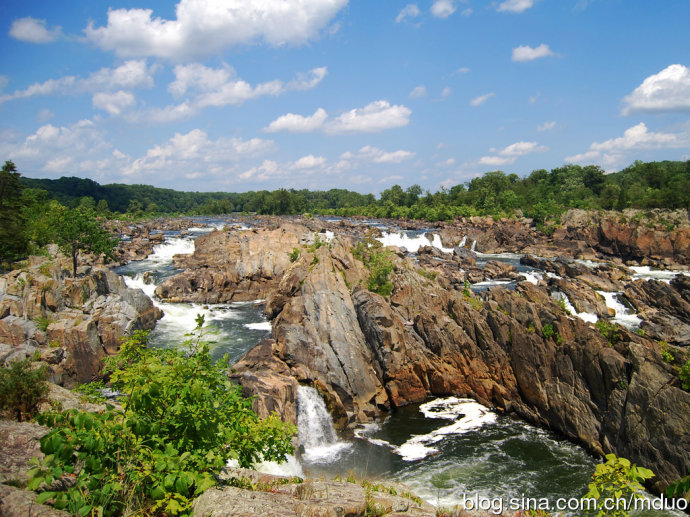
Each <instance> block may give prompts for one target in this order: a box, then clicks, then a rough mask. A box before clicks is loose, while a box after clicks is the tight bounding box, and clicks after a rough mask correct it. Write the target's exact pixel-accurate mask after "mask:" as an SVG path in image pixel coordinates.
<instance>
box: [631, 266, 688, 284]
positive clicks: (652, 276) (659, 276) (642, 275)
mask: <svg viewBox="0 0 690 517" xmlns="http://www.w3.org/2000/svg"><path fill="white" fill-rule="evenodd" d="M630 269H631V270H632V271H633V276H632V278H633V280H661V281H662V282H666V283H667V284H668V283H670V282H671V280H673V279H674V278H675V277H677V276H678V275H684V274H685V273H684V272H683V271H677V270H663V269H652V268H651V267H649V266H631V267H630Z"/></svg>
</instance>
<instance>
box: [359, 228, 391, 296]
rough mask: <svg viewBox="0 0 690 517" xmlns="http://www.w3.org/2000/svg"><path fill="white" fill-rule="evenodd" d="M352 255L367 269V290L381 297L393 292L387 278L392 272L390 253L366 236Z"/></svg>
mask: <svg viewBox="0 0 690 517" xmlns="http://www.w3.org/2000/svg"><path fill="white" fill-rule="evenodd" d="M352 255H353V256H354V257H355V258H357V259H359V260H361V261H362V263H363V264H364V265H365V266H366V267H367V268H368V269H369V278H368V279H367V289H369V290H370V291H371V292H373V293H377V294H380V295H381V296H389V295H390V294H391V292H393V283H392V282H391V281H390V280H389V278H388V277H389V275H390V274H391V273H392V272H393V261H392V259H391V254H390V252H389V251H388V250H385V249H382V244H381V243H380V242H379V241H377V240H376V239H374V238H373V237H371V236H367V237H365V238H364V239H363V240H361V241H359V242H358V243H357V245H356V246H355V247H354V248H353V250H352Z"/></svg>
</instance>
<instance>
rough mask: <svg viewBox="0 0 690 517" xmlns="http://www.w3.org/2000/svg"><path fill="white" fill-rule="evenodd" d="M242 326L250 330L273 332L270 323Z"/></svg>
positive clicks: (263, 322)
mask: <svg viewBox="0 0 690 517" xmlns="http://www.w3.org/2000/svg"><path fill="white" fill-rule="evenodd" d="M244 326H245V327H247V328H248V329H252V330H269V331H270V330H273V326H272V325H271V322H270V321H262V322H260V323H245V325H244Z"/></svg>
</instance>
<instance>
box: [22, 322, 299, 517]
mask: <svg viewBox="0 0 690 517" xmlns="http://www.w3.org/2000/svg"><path fill="white" fill-rule="evenodd" d="M203 324H204V320H203V317H201V316H199V317H198V318H197V328H196V330H195V331H194V333H193V334H192V335H191V337H190V339H189V340H188V341H186V342H185V344H184V345H183V346H182V348H180V349H179V350H174V349H150V348H147V347H146V335H147V333H146V332H142V331H138V332H136V333H134V335H133V336H132V337H131V338H129V339H128V340H126V341H125V342H124V343H123V345H122V349H121V350H120V352H119V354H118V355H117V356H115V357H113V358H111V359H110V360H109V362H108V363H107V366H106V373H107V374H109V375H110V381H111V385H112V387H113V388H114V389H116V390H118V391H119V392H120V394H121V396H120V402H121V403H122V408H121V409H119V408H116V407H114V406H112V405H107V409H106V410H105V411H103V412H100V413H89V412H85V411H77V410H70V411H65V412H49V413H43V414H41V415H39V416H38V417H37V420H38V422H39V423H41V424H44V425H47V426H49V427H52V428H53V430H52V431H50V432H49V433H48V434H47V435H45V436H44V437H43V438H42V439H41V451H42V452H43V453H44V454H45V455H46V456H45V458H44V459H43V460H40V461H39V460H38V459H34V467H33V468H32V469H31V470H30V471H29V477H30V481H29V485H28V487H29V489H32V490H36V491H38V492H39V495H38V497H37V501H38V502H41V503H51V504H52V505H53V506H54V507H55V508H57V509H62V510H67V511H69V512H70V513H71V514H73V515H78V516H85V515H89V514H93V515H123V514H132V513H137V514H138V513H144V514H157V515H178V514H188V513H190V511H191V504H192V501H193V499H194V498H195V497H198V496H199V495H200V494H202V493H203V492H204V491H205V490H207V489H208V488H210V487H212V486H214V485H216V484H217V483H218V477H217V475H218V473H219V472H220V470H221V469H222V468H223V467H224V466H225V465H226V464H227V463H228V460H231V459H234V460H237V462H238V463H239V465H240V466H242V467H250V466H251V465H253V464H254V463H255V462H257V461H262V460H270V461H285V457H286V454H290V453H292V452H293V450H292V442H291V438H292V436H293V434H294V433H295V429H294V427H293V426H291V425H288V424H286V423H284V422H282V421H281V420H280V419H279V418H278V417H277V416H271V417H269V418H267V419H265V420H260V419H259V418H258V416H257V414H256V413H255V412H254V411H253V410H252V404H251V400H250V399H247V398H244V397H243V396H242V394H241V388H240V387H239V386H237V385H235V384H233V383H232V382H230V380H229V379H228V377H227V366H228V365H227V358H225V360H222V361H219V362H218V363H216V364H214V363H213V361H212V360H211V356H210V354H209V347H208V344H207V343H205V342H204V341H203V339H202V327H203Z"/></svg>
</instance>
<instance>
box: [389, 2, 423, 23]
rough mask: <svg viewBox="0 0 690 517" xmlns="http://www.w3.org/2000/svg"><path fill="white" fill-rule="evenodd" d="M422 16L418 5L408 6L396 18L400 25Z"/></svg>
mask: <svg viewBox="0 0 690 517" xmlns="http://www.w3.org/2000/svg"><path fill="white" fill-rule="evenodd" d="M420 14H421V12H420V11H419V7H417V4H407V5H406V6H405V7H403V8H402V10H401V11H400V12H399V13H398V16H396V17H395V21H396V22H397V23H400V22H401V21H403V20H405V19H406V18H416V17H417V16H419V15H420Z"/></svg>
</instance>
